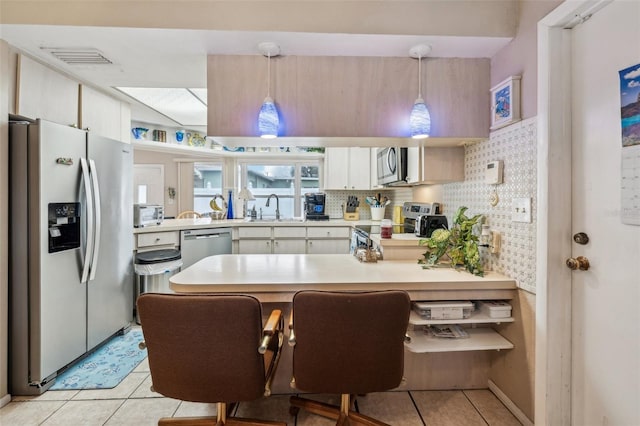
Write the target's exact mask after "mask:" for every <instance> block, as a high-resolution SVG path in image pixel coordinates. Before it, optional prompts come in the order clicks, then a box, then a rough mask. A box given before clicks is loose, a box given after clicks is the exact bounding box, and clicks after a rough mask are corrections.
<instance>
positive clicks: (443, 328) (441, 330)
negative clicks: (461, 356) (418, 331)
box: [424, 324, 469, 339]
mask: <svg viewBox="0 0 640 426" xmlns="http://www.w3.org/2000/svg"><path fill="white" fill-rule="evenodd" d="M424 332H425V333H426V334H427V335H428V336H432V337H444V338H449V339H461V338H465V337H469V333H467V331H466V330H465V329H464V328H462V327H460V326H459V325H457V324H446V325H428V326H426V327H425V328H424Z"/></svg>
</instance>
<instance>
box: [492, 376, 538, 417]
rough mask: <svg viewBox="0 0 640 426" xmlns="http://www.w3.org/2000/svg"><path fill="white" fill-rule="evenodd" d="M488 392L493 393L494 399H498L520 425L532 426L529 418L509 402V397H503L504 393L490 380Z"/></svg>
mask: <svg viewBox="0 0 640 426" xmlns="http://www.w3.org/2000/svg"><path fill="white" fill-rule="evenodd" d="M489 390H490V391H491V392H493V394H494V395H495V396H496V398H498V399H499V400H500V401H501V402H502V403H503V404H504V406H505V407H507V409H508V410H509V411H511V414H513V415H514V416H515V417H516V418H517V419H518V420H519V421H520V423H522V424H523V425H524V426H533V422H532V421H531V420H529V418H528V417H527V416H526V415H525V414H524V413H523V412H522V410H520V409H519V408H518V407H517V406H516V404H514V403H513V401H511V400H510V399H509V397H508V396H507V395H505V393H504V392H502V391H501V390H500V388H499V387H498V386H497V385H496V384H495V383H493V382H492V381H491V380H489Z"/></svg>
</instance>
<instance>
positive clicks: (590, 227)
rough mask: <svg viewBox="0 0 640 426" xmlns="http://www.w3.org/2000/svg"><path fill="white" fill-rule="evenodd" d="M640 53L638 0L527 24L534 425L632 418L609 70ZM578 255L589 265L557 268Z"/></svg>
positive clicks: (632, 312)
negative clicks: (533, 99)
mask: <svg viewBox="0 0 640 426" xmlns="http://www.w3.org/2000/svg"><path fill="white" fill-rule="evenodd" d="M639 62H640V2H637V1H624V0H619V1H610V0H599V1H592V0H575V1H566V2H563V3H561V4H560V5H559V6H558V7H557V8H556V9H555V10H553V11H552V12H551V13H550V14H549V15H548V16H546V17H545V18H543V19H542V20H541V21H540V23H539V25H538V170H539V174H538V233H537V238H538V249H537V268H536V275H537V281H536V282H537V284H536V286H537V297H536V299H537V303H536V378H535V380H536V391H535V392H536V399H535V424H536V425H580V426H582V425H623V426H626V425H634V426H635V425H638V424H640V316H639V314H638V306H639V305H640V293H639V288H640V278H639V277H640V266H639V265H640V227H638V226H631V225H624V224H622V223H621V220H620V211H621V202H620V200H621V189H620V186H621V183H620V179H621V154H622V147H621V124H620V112H621V111H620V107H621V103H620V83H619V75H618V71H620V70H622V69H625V68H627V67H630V66H632V65H635V64H637V63H639ZM578 232H584V233H586V234H587V235H588V237H589V242H588V243H587V244H584V245H582V244H578V243H576V242H574V241H573V235H574V234H576V233H578ZM578 256H584V257H586V258H587V259H588V260H589V261H590V268H589V269H588V270H586V271H581V270H576V271H571V270H570V269H569V268H567V266H565V260H566V259H569V258H577V257H578Z"/></svg>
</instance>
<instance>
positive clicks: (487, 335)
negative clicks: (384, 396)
mask: <svg viewBox="0 0 640 426" xmlns="http://www.w3.org/2000/svg"><path fill="white" fill-rule="evenodd" d="M449 323H452V321H449ZM465 331H466V332H467V333H469V337H466V338H459V339H452V338H451V339H450V338H444V337H433V336H428V335H426V334H425V333H424V331H422V330H413V331H407V335H408V336H409V337H410V338H411V342H410V343H406V344H405V348H407V350H408V351H409V352H414V353H426V352H463V351H489V350H498V351H499V350H502V349H513V343H511V342H510V341H508V340H507V339H505V338H504V337H502V336H501V335H500V334H499V333H498V332H497V331H495V330H493V329H492V328H489V327H481V328H465Z"/></svg>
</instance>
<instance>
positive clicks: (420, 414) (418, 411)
mask: <svg viewBox="0 0 640 426" xmlns="http://www.w3.org/2000/svg"><path fill="white" fill-rule="evenodd" d="M407 393H408V394H409V398H411V402H412V403H413V407H414V408H415V409H416V412H417V413H418V417H420V421H421V422H422V424H423V425H424V426H427V422H425V421H424V418H422V413H421V412H420V409H419V408H418V404H417V403H416V400H415V399H413V395H412V394H411V391H407Z"/></svg>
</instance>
